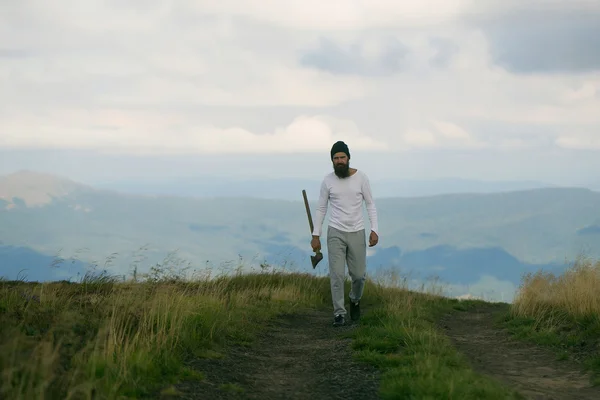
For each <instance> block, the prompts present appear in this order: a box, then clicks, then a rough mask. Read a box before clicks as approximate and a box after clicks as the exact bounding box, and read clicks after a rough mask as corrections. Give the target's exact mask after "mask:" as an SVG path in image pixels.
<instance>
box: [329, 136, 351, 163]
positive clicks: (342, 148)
mask: <svg viewBox="0 0 600 400" xmlns="http://www.w3.org/2000/svg"><path fill="white" fill-rule="evenodd" d="M339 152H344V153H346V155H347V156H348V158H350V150H349V149H348V145H347V144H346V143H344V142H342V141H341V140H340V141H338V142H335V143H334V144H333V146H332V147H331V159H332V160H333V155H334V154H335V153H339Z"/></svg>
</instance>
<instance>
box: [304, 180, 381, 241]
mask: <svg viewBox="0 0 600 400" xmlns="http://www.w3.org/2000/svg"><path fill="white" fill-rule="evenodd" d="M363 201H364V202H365V205H366V207H367V214H368V216H369V221H370V223H371V230H372V231H374V232H375V233H377V234H379V232H378V224H377V209H376V207H375V201H374V200H373V195H372V193H371V184H370V183H369V178H368V177H367V175H366V174H365V173H364V172H362V171H360V170H357V171H356V172H355V173H354V175H351V176H349V177H347V178H344V179H342V178H338V177H337V175H335V173H334V172H331V173H329V174H327V175H326V176H325V178H324V179H323V182H322V183H321V190H320V194H319V203H318V205H317V208H316V210H315V211H316V212H315V221H314V230H313V235H314V236H321V233H322V226H323V221H324V219H325V215H326V214H327V207H328V205H329V204H331V214H330V216H329V226H331V227H334V228H336V229H339V230H341V231H344V232H356V231H359V230H361V229H364V228H365V223H364V218H363V212H362V211H363V210H362V205H363Z"/></svg>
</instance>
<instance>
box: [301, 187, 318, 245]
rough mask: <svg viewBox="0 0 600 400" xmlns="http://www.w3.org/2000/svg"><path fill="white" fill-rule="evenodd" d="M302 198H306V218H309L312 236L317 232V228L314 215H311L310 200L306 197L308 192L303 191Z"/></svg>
mask: <svg viewBox="0 0 600 400" xmlns="http://www.w3.org/2000/svg"><path fill="white" fill-rule="evenodd" d="M302 197H304V207H306V216H307V217H308V225H309V226H310V234H311V236H312V234H313V232H314V231H315V227H314V226H313V220H312V215H311V213H310V206H309V205H308V198H307V197H306V190H304V189H303V190H302Z"/></svg>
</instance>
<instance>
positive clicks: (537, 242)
mask: <svg viewBox="0 0 600 400" xmlns="http://www.w3.org/2000/svg"><path fill="white" fill-rule="evenodd" d="M521 184H522V185H525V186H526V185H531V184H535V183H521ZM277 185H278V183H277V182H273V187H274V188H275V189H276V188H277ZM389 185H390V186H393V185H394V183H393V182H390V183H389ZM383 186H384V185H383V184H382V183H380V187H383ZM517 186H518V184H517ZM318 187H319V182H318V181H317V182H308V181H307V182H304V183H303V184H302V185H300V184H299V185H298V187H296V188H295V191H296V193H297V196H296V199H291V198H290V199H275V198H259V197H251V196H243V197H242V196H239V195H238V197H232V196H204V197H201V196H199V195H198V194H199V193H196V195H194V194H192V193H190V194H188V195H186V196H184V195H173V194H170V195H169V194H165V193H159V194H150V193H152V192H150V191H148V192H146V193H144V194H141V193H139V192H138V193H136V190H131V191H129V192H128V191H127V188H126V187H123V188H121V189H120V190H117V188H115V187H113V188H106V187H104V188H98V187H94V186H90V185H84V184H81V183H78V182H74V181H71V180H69V179H67V178H63V177H58V176H54V175H49V174H44V173H39V172H35V171H18V172H16V173H13V174H10V175H6V176H3V177H0V265H1V266H2V269H1V273H0V275H2V276H4V277H6V278H9V279H15V278H16V277H17V275H18V274H19V273H21V275H23V274H26V276H27V279H29V280H51V279H69V278H73V277H75V276H77V275H78V274H79V275H80V274H82V273H84V271H85V269H86V268H88V267H89V266H90V265H97V267H98V268H101V269H107V270H108V271H110V272H111V273H114V274H129V273H130V272H131V270H132V267H133V266H134V265H135V266H137V268H138V270H139V271H141V272H143V271H147V270H148V269H149V268H150V267H151V266H153V265H156V264H163V265H167V266H171V267H174V268H180V267H189V268H190V269H191V270H194V269H195V270H198V271H204V270H206V269H207V268H208V269H215V270H223V269H225V270H227V269H233V268H236V267H237V266H239V265H242V266H243V267H244V268H259V267H260V264H264V263H267V264H272V265H278V266H282V265H283V266H285V268H287V269H290V270H299V271H308V272H310V273H315V274H326V273H327V259H326V257H325V260H323V261H322V262H321V263H320V264H319V266H318V267H317V269H316V270H315V271H313V270H312V268H311V267H310V261H309V259H308V257H309V255H310V254H311V251H310V246H309V242H310V231H309V227H308V221H307V216H306V213H305V210H304V204H303V202H302V197H301V191H302V189H307V191H308V193H309V195H310V198H311V201H310V203H311V207H313V210H314V207H315V200H316V198H315V197H316V195H317V193H318ZM275 189H273V190H275ZM291 189H293V188H290V189H289V192H290V193H289V194H290V195H291V194H292V192H293V190H291ZM513 189H514V185H513ZM395 190H398V189H394V188H389V189H388V192H389V193H394V191H395ZM213 194H214V193H213ZM290 197H291V196H290ZM376 201H377V209H378V214H379V225H380V243H379V244H378V246H376V247H374V248H372V249H370V250H369V255H368V271H369V274H371V275H376V274H382V273H384V272H386V271H389V270H395V271H397V272H399V273H400V274H401V275H405V274H406V275H409V276H411V277H412V278H411V279H414V282H415V283H418V282H422V281H423V280H424V279H428V278H431V277H437V278H439V279H440V280H441V281H442V282H444V283H445V284H447V286H448V290H449V291H451V292H452V293H455V294H461V293H463V292H466V291H469V292H471V293H472V292H473V291H479V292H482V293H483V292H486V293H488V297H489V296H492V297H493V296H499V295H498V294H497V292H498V291H499V290H500V291H501V292H502V297H503V299H505V300H506V299H510V296H511V295H512V293H513V292H514V289H515V288H516V287H517V286H518V284H519V282H520V279H521V276H522V274H523V273H526V272H533V271H537V270H539V269H544V270H548V271H555V272H560V271H561V270H562V269H564V268H565V267H566V266H567V265H568V263H570V262H572V261H573V260H574V259H575V258H576V257H577V256H578V255H580V254H584V255H587V256H590V257H597V256H598V255H599V253H600V246H599V245H600V216H599V215H598V210H599V209H600V193H597V192H595V191H592V190H589V189H584V188H562V187H529V188H521V189H514V190H504V191H493V190H492V191H488V192H485V191H483V190H481V191H480V192H478V193H473V192H472V193H445V194H436V195H431V194H429V195H422V196H405V197H399V196H396V197H386V196H383V195H382V196H379V197H377V198H376ZM364 215H365V221H367V222H366V224H367V227H368V226H369V224H368V218H367V216H366V211H365V212H364ZM322 244H323V246H324V251H325V252H326V251H327V248H326V243H325V240H323V243H322ZM57 260H58V261H61V260H62V263H60V262H59V264H61V265H62V266H56V265H55V266H52V264H53V263H54V264H56V263H57V262H56V261H57ZM499 288H501V289H499ZM492 292H494V293H496V294H491V295H490V294H489V293H492Z"/></svg>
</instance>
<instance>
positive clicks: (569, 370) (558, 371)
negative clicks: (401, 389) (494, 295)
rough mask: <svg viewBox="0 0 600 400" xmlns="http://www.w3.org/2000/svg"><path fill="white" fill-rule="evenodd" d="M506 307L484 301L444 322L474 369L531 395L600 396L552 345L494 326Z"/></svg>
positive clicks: (596, 397)
mask: <svg viewBox="0 0 600 400" xmlns="http://www.w3.org/2000/svg"><path fill="white" fill-rule="evenodd" d="M503 310H504V309H503V308H501V307H498V306H497V305H485V306H481V307H479V308H478V309H477V310H471V311H467V312H456V313H453V314H452V315H451V316H447V317H446V318H444V319H443V320H442V321H441V326H442V328H443V329H444V330H445V332H446V334H447V335H448V336H449V337H450V339H451V340H452V342H453V343H454V344H455V346H456V347H457V349H458V350H459V351H461V352H462V353H463V354H465V355H466V356H467V358H468V359H469V360H470V362H471V365H472V367H473V369H474V370H476V371H478V372H481V373H484V374H486V375H489V376H492V377H494V378H496V379H498V380H499V381H501V382H504V383H506V384H508V385H510V386H511V387H514V388H515V389H516V390H518V391H519V392H521V394H523V395H524V396H526V398H529V399H563V400H569V399H578V400H582V399H600V388H594V387H591V385H590V383H589V382H590V381H589V378H588V376H587V375H585V374H584V373H582V372H581V367H580V366H579V365H577V364H576V363H574V362H570V361H558V360H557V357H556V355H555V354H554V353H553V352H552V351H551V350H549V349H544V348H540V347H538V346H535V345H533V344H530V343H523V342H521V341H518V340H516V339H512V338H511V337H510V336H509V334H508V333H507V332H504V331H502V330H499V329H498V328H497V327H495V326H494V318H495V316H496V315H497V313H499V312H502V311H503Z"/></svg>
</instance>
